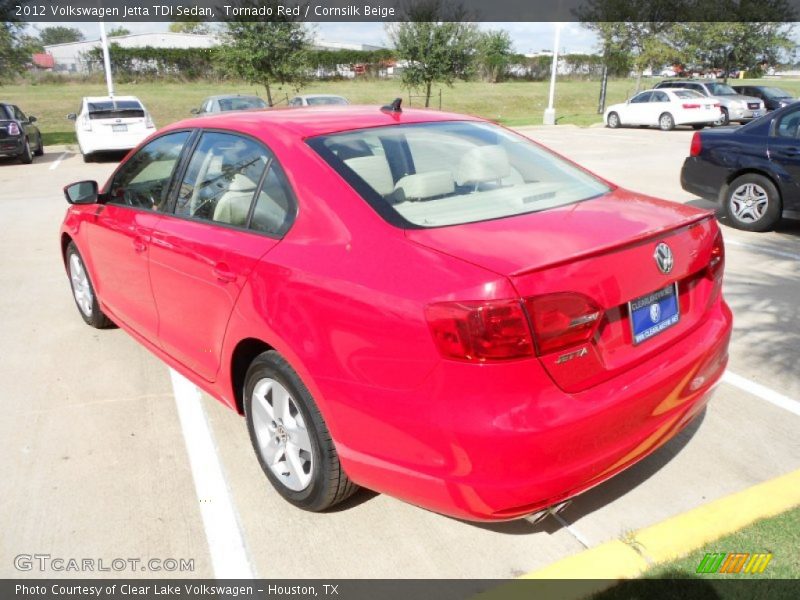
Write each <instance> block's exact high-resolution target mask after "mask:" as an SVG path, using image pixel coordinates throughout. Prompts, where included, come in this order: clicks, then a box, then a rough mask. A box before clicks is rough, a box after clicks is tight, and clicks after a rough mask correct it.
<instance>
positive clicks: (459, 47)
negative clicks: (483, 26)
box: [387, 0, 480, 107]
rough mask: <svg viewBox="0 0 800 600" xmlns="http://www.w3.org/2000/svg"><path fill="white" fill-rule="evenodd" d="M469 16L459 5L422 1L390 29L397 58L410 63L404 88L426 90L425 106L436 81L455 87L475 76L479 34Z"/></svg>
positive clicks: (391, 25)
mask: <svg viewBox="0 0 800 600" xmlns="http://www.w3.org/2000/svg"><path fill="white" fill-rule="evenodd" d="M466 16H467V14H466V12H465V11H464V9H463V8H462V7H461V6H460V5H458V4H453V3H451V2H448V1H447V0H420V1H418V2H415V3H413V4H411V5H409V6H408V7H407V8H406V10H405V15H404V17H405V20H404V21H401V22H398V23H392V24H390V25H388V26H387V32H388V34H389V37H390V39H391V41H392V43H393V44H394V47H395V49H396V51H397V56H398V58H399V59H401V60H405V61H406V62H407V65H406V66H405V68H404V69H403V75H402V81H403V85H404V86H405V87H407V88H409V89H420V88H422V89H424V90H425V106H426V107H428V106H430V101H431V87H432V85H433V82H434V81H436V82H441V83H444V84H445V85H448V86H452V85H453V82H454V81H455V80H456V79H457V78H462V79H467V78H468V77H470V76H471V74H472V69H473V67H474V63H475V56H476V47H477V44H478V40H479V38H480V34H479V32H478V28H477V25H475V24H474V23H468V22H465V17H466Z"/></svg>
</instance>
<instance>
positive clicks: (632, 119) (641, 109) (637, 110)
mask: <svg viewBox="0 0 800 600" xmlns="http://www.w3.org/2000/svg"><path fill="white" fill-rule="evenodd" d="M652 96H653V92H652V91H650V90H648V91H646V92H641V93H639V94H636V95H635V96H634V97H633V98H631V101H630V102H629V103H628V106H627V110H626V111H625V113H626V115H627V118H626V119H625V123H626V124H630V125H647V124H648V121H649V113H650V112H652V108H653V107H652V106H651V105H650V98H651V97H652Z"/></svg>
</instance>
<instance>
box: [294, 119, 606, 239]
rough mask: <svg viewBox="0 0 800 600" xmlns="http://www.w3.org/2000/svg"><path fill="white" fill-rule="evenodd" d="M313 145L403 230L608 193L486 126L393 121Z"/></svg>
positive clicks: (524, 210) (559, 162)
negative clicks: (413, 123)
mask: <svg viewBox="0 0 800 600" xmlns="http://www.w3.org/2000/svg"><path fill="white" fill-rule="evenodd" d="M309 144H310V145H311V147H312V148H314V149H315V150H316V151H317V152H318V153H319V154H320V155H321V156H322V157H323V158H324V159H325V160H326V161H327V162H328V164H330V165H331V166H332V167H333V168H334V169H335V170H336V171H337V172H339V174H341V175H342V176H343V177H344V179H345V180H347V181H348V182H349V183H350V184H351V185H352V186H353V188H354V189H356V191H358V192H359V193H360V194H361V195H362V197H364V199H365V200H367V202H369V203H370V204H371V205H372V206H373V208H375V209H376V210H377V211H378V212H379V213H380V214H381V215H382V216H384V218H386V219H387V220H388V221H390V222H392V223H394V224H396V225H400V226H406V227H407V226H412V227H440V226H444V225H457V224H462V223H472V222H476V221H486V220H489V219H498V218H501V217H508V216H511V215H518V214H524V213H530V212H536V211H542V210H547V209H551V208H556V207H559V206H564V205H566V204H571V203H573V202H579V201H582V200H586V199H588V198H593V197H595V196H599V195H601V194H604V193H606V192H608V191H609V188H608V186H606V185H605V184H604V183H603V182H601V181H599V180H598V179H597V178H595V177H593V176H591V175H589V174H588V173H586V172H585V171H583V170H581V169H579V168H577V167H575V166H573V165H571V164H569V163H567V162H565V161H564V160H562V159H560V158H558V157H556V156H555V155H553V154H551V153H550V152H548V151H547V150H544V149H543V148H541V147H539V146H537V145H536V144H534V143H532V142H530V141H529V140H526V139H525V138H523V137H521V136H518V135H515V134H512V133H511V132H508V131H506V130H504V129H502V128H500V127H497V126H495V125H491V124H488V123H478V122H461V121H451V122H437V123H421V124H415V125H392V126H388V127H376V128H372V129H363V130H359V131H350V132H346V133H338V134H332V135H327V136H321V137H317V138H313V139H311V140H309Z"/></svg>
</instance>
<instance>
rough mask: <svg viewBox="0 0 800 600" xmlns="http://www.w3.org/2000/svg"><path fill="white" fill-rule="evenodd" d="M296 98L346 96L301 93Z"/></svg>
mask: <svg viewBox="0 0 800 600" xmlns="http://www.w3.org/2000/svg"><path fill="white" fill-rule="evenodd" d="M295 98H344V96H340V95H339V94H300V95H299V96H295Z"/></svg>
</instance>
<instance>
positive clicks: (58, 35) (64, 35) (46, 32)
mask: <svg viewBox="0 0 800 600" xmlns="http://www.w3.org/2000/svg"><path fill="white" fill-rule="evenodd" d="M39 39H40V40H41V42H42V45H43V46H50V45H51V44H67V43H69V42H80V41H81V40H83V34H82V33H81V31H80V29H76V28H75V27H63V26H60V25H59V26H55V27H45V28H44V29H42V30H41V31H40V32H39Z"/></svg>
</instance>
